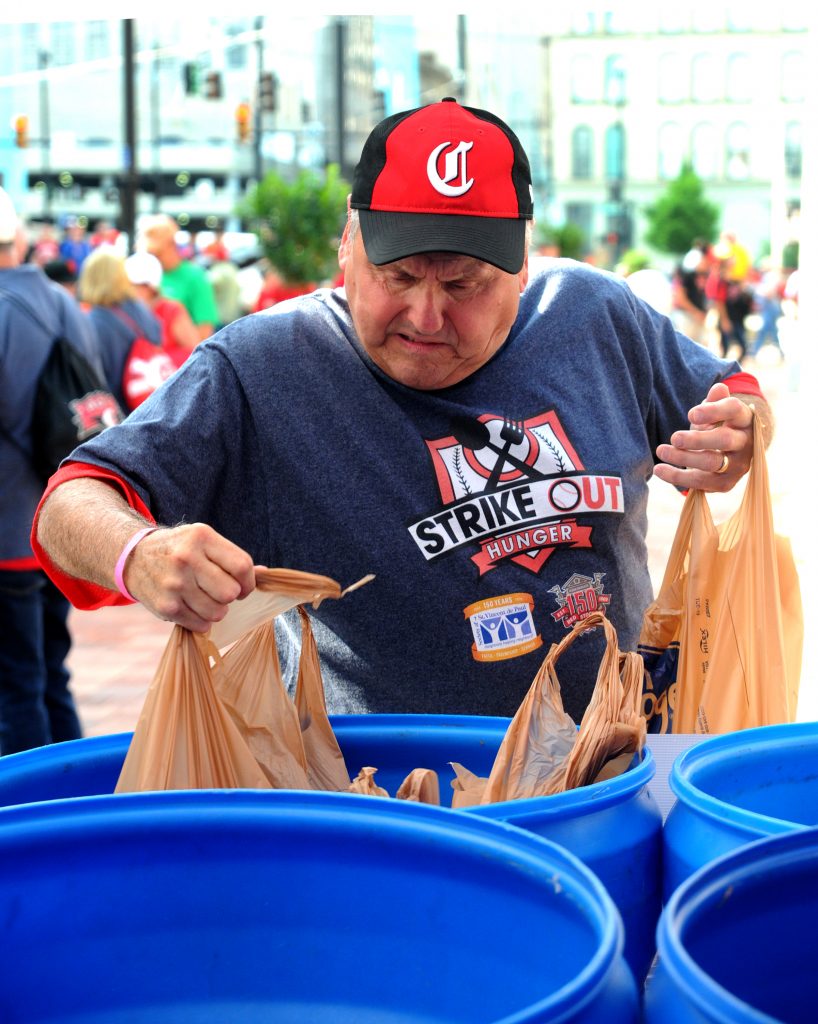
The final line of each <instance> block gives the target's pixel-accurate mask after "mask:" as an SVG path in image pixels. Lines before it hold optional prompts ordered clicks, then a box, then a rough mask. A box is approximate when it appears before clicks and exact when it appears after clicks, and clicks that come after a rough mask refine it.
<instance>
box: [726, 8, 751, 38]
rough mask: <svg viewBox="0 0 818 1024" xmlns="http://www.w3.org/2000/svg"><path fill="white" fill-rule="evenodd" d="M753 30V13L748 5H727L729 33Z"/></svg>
mask: <svg viewBox="0 0 818 1024" xmlns="http://www.w3.org/2000/svg"><path fill="white" fill-rule="evenodd" d="M752 29H753V13H752V12H751V11H750V10H749V5H748V4H747V3H746V0H745V2H744V3H730V4H728V5H727V30H728V31H729V32H750V31H752Z"/></svg>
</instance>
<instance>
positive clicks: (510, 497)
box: [409, 410, 624, 576]
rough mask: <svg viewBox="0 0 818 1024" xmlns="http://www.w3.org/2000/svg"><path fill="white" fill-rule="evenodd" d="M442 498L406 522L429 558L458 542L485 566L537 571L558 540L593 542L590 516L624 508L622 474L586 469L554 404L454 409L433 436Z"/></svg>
mask: <svg viewBox="0 0 818 1024" xmlns="http://www.w3.org/2000/svg"><path fill="white" fill-rule="evenodd" d="M426 445H427V447H428V449H429V453H430V455H431V459H432V465H433V467H434V472H435V477H436V480H437V485H438V490H439V492H440V498H441V507H440V508H438V509H435V510H433V511H430V512H429V513H428V514H427V515H425V516H423V517H422V518H421V519H418V520H416V521H415V522H413V523H411V524H410V525H409V533H410V535H411V537H412V539H413V540H414V541H415V543H416V544H417V546H418V548H419V550H420V552H421V553H422V555H423V557H424V558H425V559H426V560H427V561H434V560H435V559H438V558H442V557H444V556H445V555H449V554H451V553H452V552H454V551H458V550H461V549H472V553H471V554H470V558H471V560H472V561H473V562H474V564H475V566H476V567H477V571H478V575H480V576H483V575H485V574H486V573H488V572H491V571H492V570H493V569H495V568H497V566H498V565H500V564H501V563H503V562H505V561H506V560H510V561H511V562H514V563H516V564H517V565H519V566H521V567H522V568H523V569H526V570H527V571H529V572H531V573H534V574H535V575H536V574H539V572H540V571H541V569H542V567H543V565H544V564H545V562H546V561H547V560H548V558H550V557H551V555H552V554H553V553H554V552H555V551H556V550H557V549H558V548H591V547H592V546H593V544H592V530H593V525H592V519H593V516H594V515H598V514H605V513H607V514H614V515H617V514H618V515H621V514H622V512H623V511H624V505H623V496H622V479H621V477H619V476H616V475H613V474H606V473H591V472H587V471H586V469H585V467H584V466H583V464H582V461H581V459H580V458H579V455H578V454H577V451H576V450H575V448H574V447H573V445H572V444H571V442H570V441H569V439H568V437H567V435H566V433H565V431H564V429H563V427H562V424H561V423H560V421H559V417H558V416H557V414H556V413H555V412H554V411H553V410H549V411H547V412H542V413H539V414H537V415H535V416H532V417H529V418H528V419H513V418H511V417H508V416H500V415H497V414H496V413H484V414H483V415H480V416H477V417H461V418H456V419H454V420H453V421H452V423H451V433H450V434H448V435H446V436H445V437H440V438H435V439H433V440H428V439H427V440H426Z"/></svg>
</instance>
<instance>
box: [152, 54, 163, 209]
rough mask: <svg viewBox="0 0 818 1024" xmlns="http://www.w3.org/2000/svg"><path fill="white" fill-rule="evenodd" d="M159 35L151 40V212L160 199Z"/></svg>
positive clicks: (158, 204) (158, 206) (158, 205)
mask: <svg viewBox="0 0 818 1024" xmlns="http://www.w3.org/2000/svg"><path fill="white" fill-rule="evenodd" d="M159 59H160V58H159V36H158V35H157V36H155V37H154V40H153V59H152V60H151V148H152V150H153V212H154V213H158V212H159V209H160V206H161V199H162V144H161V143H160V141H159V139H160V138H161V130H162V129H161V123H160V111H161V107H160V103H159V85H160V81H159V75H160V65H159Z"/></svg>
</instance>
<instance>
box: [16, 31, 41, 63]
mask: <svg viewBox="0 0 818 1024" xmlns="http://www.w3.org/2000/svg"><path fill="white" fill-rule="evenodd" d="M40 46H41V42H40V26H39V25H37V24H32V23H31V22H28V23H27V24H25V25H21V26H20V70H21V71H33V70H34V69H35V68H36V67H39V60H40V58H39V54H40Z"/></svg>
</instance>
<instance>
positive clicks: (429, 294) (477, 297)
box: [339, 228, 528, 391]
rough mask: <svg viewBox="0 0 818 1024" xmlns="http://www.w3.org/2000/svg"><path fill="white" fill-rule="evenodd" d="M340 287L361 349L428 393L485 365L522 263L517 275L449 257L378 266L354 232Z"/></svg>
mask: <svg viewBox="0 0 818 1024" xmlns="http://www.w3.org/2000/svg"><path fill="white" fill-rule="evenodd" d="M339 256H340V260H339V262H340V264H341V268H342V269H343V271H344V287H345V288H346V294H347V299H348V300H349V308H350V313H351V314H352V321H353V323H354V325H355V330H356V332H357V334H358V338H359V339H360V341H361V344H362V345H363V347H364V348H365V349H366V351H367V353H368V355H369V356H370V358H371V359H372V360H373V362H375V363H376V364H377V365H378V366H379V367H380V368H381V369H382V370H383V371H384V372H385V373H387V374H389V376H390V377H392V378H393V379H394V380H396V381H398V382H399V383H401V384H405V385H406V386H407V387H412V388H419V389H420V390H423V391H431V390H435V389H437V388H444V387H448V386H449V385H451V384H456V383H457V382H458V381H461V380H463V379H464V378H466V377H468V376H469V375H470V374H472V373H474V372H475V370H478V369H479V368H480V367H481V366H483V364H484V363H486V362H488V360H489V359H491V357H492V356H493V355H494V353H495V352H496V351H497V350H498V349H499V348H500V347H501V345H502V344H503V342H504V341H505V340H506V338H507V337H508V333H509V331H510V330H511V325H512V324H513V323H514V319H515V317H516V316H517V308H518V306H519V302H520V292H521V291H522V290H523V288H524V287H525V285H526V281H527V280H528V260H527V258H526V262H525V263H524V264H523V268H522V270H521V271H520V273H519V274H507V273H506V272H505V271H503V270H500V269H498V268H497V267H493V266H492V265H491V264H489V263H483V262H481V261H480V260H476V259H472V258H471V257H468V256H457V255H454V254H451V253H429V254H424V255H422V256H410V257H408V258H407V259H403V260H398V261H397V262H395V263H387V264H385V265H384V266H381V267H377V266H375V265H374V264H373V263H370V262H369V260H368V259H367V256H366V249H365V248H364V243H363V238H362V237H361V233H360V231H358V232H356V234H355V237H354V239H353V240H352V241H351V242H350V240H349V229H348V228H347V231H346V232H345V233H344V238H343V239H342V242H341V249H340V253H339Z"/></svg>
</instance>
